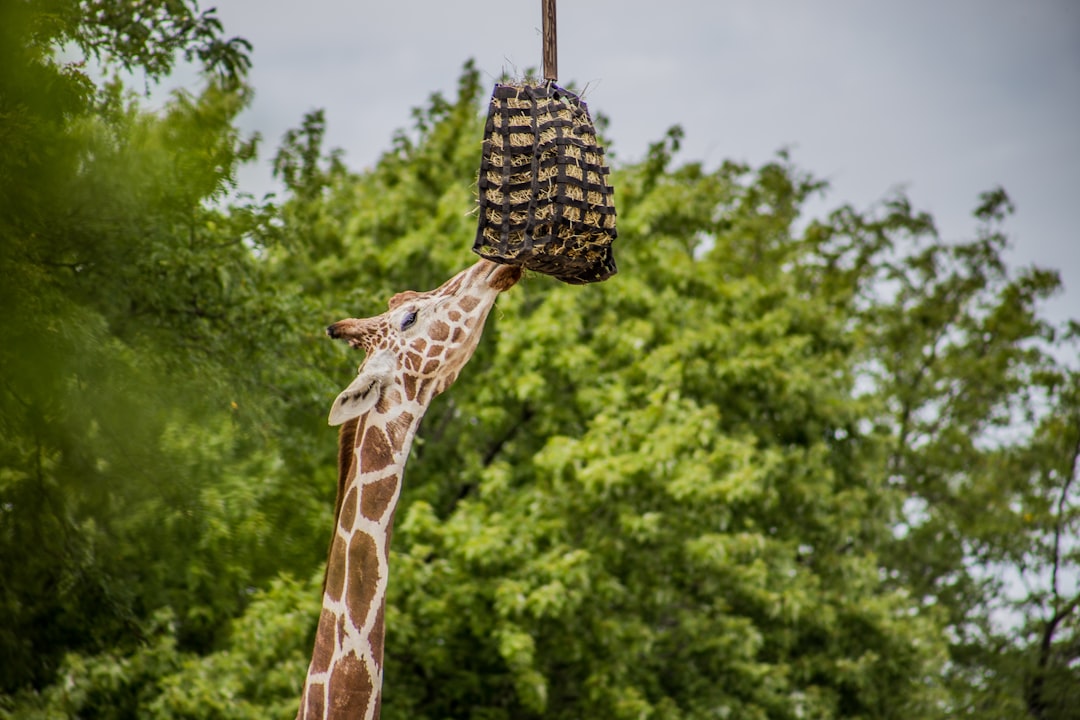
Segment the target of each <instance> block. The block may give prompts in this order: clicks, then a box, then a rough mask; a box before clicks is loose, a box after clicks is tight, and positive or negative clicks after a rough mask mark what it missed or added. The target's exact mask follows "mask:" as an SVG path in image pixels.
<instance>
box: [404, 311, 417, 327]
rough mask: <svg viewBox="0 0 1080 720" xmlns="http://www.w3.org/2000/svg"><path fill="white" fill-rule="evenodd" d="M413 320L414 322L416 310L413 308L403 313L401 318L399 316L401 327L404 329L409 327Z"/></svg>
mask: <svg viewBox="0 0 1080 720" xmlns="http://www.w3.org/2000/svg"><path fill="white" fill-rule="evenodd" d="M415 322H416V311H415V310H410V311H409V312H407V313H405V316H404V317H403V318H401V329H402V330H405V329H406V328H409V327H411V326H412V324H413V323H415Z"/></svg>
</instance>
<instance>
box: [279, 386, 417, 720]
mask: <svg viewBox="0 0 1080 720" xmlns="http://www.w3.org/2000/svg"><path fill="white" fill-rule="evenodd" d="M392 392H395V391H392ZM402 400H404V399H403V398H400V397H397V398H388V401H387V402H380V403H379V405H378V406H376V407H375V408H373V409H372V410H371V411H370V412H369V413H367V414H366V415H364V416H362V417H360V418H358V419H357V420H354V421H351V422H349V423H347V424H345V425H344V426H343V427H342V431H341V432H342V435H341V444H340V454H339V478H338V498H337V503H336V505H337V509H336V512H335V515H336V517H335V523H334V535H333V538H332V540H331V543H330V555H329V559H328V560H327V566H326V579H325V582H324V587H323V607H322V614H321V615H320V617H319V627H318V630H317V632H316V636H315V650H314V652H313V654H312V659H311V665H310V667H309V668H308V675H307V679H306V681H305V683H304V696H303V699H302V700H301V705H300V713H299V715H298V718H301V719H302V720H311V719H318V720H327V719H329V718H338V717H341V718H345V717H348V718H364V719H367V720H376V719H377V718H378V717H379V708H380V704H381V696H382V676H383V638H384V614H385V607H386V587H387V579H388V576H389V559H390V535H391V531H392V529H393V523H394V511H395V509H396V508H397V501H398V498H399V496H400V494H401V480H402V477H403V473H404V470H405V463H406V461H407V460H408V457H409V450H410V449H411V447H412V441H413V437H414V436H415V434H416V429H417V427H418V426H419V424H420V419H421V417H422V416H423V413H424V410H425V409H426V408H425V405H426V404H424V405H422V404H421V403H419V402H407V401H405V402H402Z"/></svg>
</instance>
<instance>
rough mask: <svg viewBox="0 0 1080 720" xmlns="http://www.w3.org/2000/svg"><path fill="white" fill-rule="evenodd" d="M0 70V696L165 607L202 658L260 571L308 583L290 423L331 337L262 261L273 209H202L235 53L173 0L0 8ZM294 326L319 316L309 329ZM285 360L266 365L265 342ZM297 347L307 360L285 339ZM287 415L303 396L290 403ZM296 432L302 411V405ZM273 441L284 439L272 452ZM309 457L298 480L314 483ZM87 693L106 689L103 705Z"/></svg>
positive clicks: (314, 510) (241, 65)
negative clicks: (65, 52)
mask: <svg viewBox="0 0 1080 720" xmlns="http://www.w3.org/2000/svg"><path fill="white" fill-rule="evenodd" d="M2 13H3V17H2V18H0V28H2V32H3V34H4V37H3V41H2V42H0V45H2V50H0V52H2V53H3V54H4V57H3V59H2V61H0V68H2V70H0V133H2V138H3V141H0V275H2V276H3V278H4V281H3V283H2V284H0V307H2V308H3V312H2V313H0V336H2V337H3V338H4V341H3V343H0V367H2V368H3V373H2V379H0V566H2V567H3V568H4V582H3V584H2V588H0V692H3V693H11V692H14V691H17V690H20V689H26V690H28V691H29V692H34V691H36V690H37V689H40V688H41V687H43V686H45V685H46V684H48V683H49V682H50V681H51V680H52V679H53V678H54V674H55V672H56V671H57V668H58V667H59V665H60V663H61V662H62V661H63V658H64V656H65V655H66V654H68V653H72V652H83V653H95V652H99V651H105V650H112V651H121V650H124V649H131V648H132V647H134V646H135V645H136V644H138V643H140V642H141V641H142V640H143V639H144V638H145V637H147V635H148V633H149V632H150V629H148V628H152V627H153V626H154V622H155V621H154V620H153V619H154V618H155V617H157V616H158V615H159V614H160V613H161V612H166V611H167V612H170V613H172V617H173V618H174V622H175V628H176V632H175V634H176V638H177V642H178V647H179V648H180V649H181V650H191V649H195V650H201V651H203V652H205V651H208V650H210V649H211V648H213V647H214V646H215V642H216V638H217V636H218V634H219V632H220V631H221V630H222V629H223V628H224V627H225V626H226V624H227V623H228V621H229V620H230V619H231V618H232V617H234V616H236V615H237V614H238V613H239V612H240V610H241V609H242V608H243V607H244V606H245V605H246V604H247V603H248V602H249V600H250V598H251V596H252V592H253V589H254V588H255V587H259V586H262V585H265V584H266V583H267V582H269V580H270V579H271V578H273V577H275V576H276V575H277V574H278V573H280V572H282V571H288V570H293V571H298V572H301V573H303V574H304V575H305V576H306V575H307V574H308V573H309V568H310V563H311V562H312V557H313V556H314V555H316V554H317V552H318V548H319V547H320V545H321V544H322V540H321V538H319V537H317V536H316V535H315V534H314V533H313V532H311V531H309V528H310V527H311V526H312V525H313V522H314V518H315V517H318V518H320V519H321V518H322V517H323V516H324V515H325V514H326V511H325V510H324V509H323V506H322V504H321V503H318V502H317V497H316V495H315V494H312V495H311V496H308V495H301V496H300V497H296V498H294V497H291V496H290V495H291V493H290V491H289V488H290V486H291V484H292V483H295V482H296V480H297V478H298V477H300V478H308V477H313V476H317V477H330V476H331V475H332V470H331V469H330V467H329V466H328V464H329V461H330V453H331V452H332V451H331V450H329V449H328V450H326V451H322V453H321V456H317V455H316V454H317V453H318V452H319V450H318V448H317V446H316V445H315V443H314V442H310V441H308V438H309V437H310V436H311V435H312V433H311V432H310V431H305V432H292V431H291V430H289V429H288V423H289V422H290V420H291V419H293V418H295V417H297V416H299V417H302V418H305V419H307V418H310V417H311V415H310V412H309V410H310V409H311V407H313V406H309V403H312V402H313V401H315V400H316V397H317V392H316V391H315V388H317V387H321V386H322V385H324V384H325V383H324V381H323V380H322V378H321V375H320V374H319V373H318V372H317V371H314V370H306V369H304V368H305V367H314V368H318V367H321V366H324V365H326V364H327V361H326V359H325V357H332V355H326V353H329V352H331V351H330V349H329V348H327V349H326V350H320V349H319V348H322V347H323V346H322V345H318V346H315V345H313V344H312V343H310V342H309V341H310V339H311V338H312V337H314V336H315V335H316V334H317V331H314V330H313V328H312V331H311V332H309V331H308V330H309V328H308V326H307V324H306V322H305V321H306V318H305V313H306V312H307V308H306V306H304V305H303V302H302V301H301V300H299V299H296V298H295V296H294V295H291V294H289V293H281V292H279V290H280V288H276V287H269V286H268V285H267V278H266V275H265V273H264V272H262V270H261V267H262V266H261V264H260V262H259V254H260V253H264V252H265V251H266V248H265V247H264V245H263V243H265V242H271V241H272V240H273V233H272V232H271V231H270V230H269V229H268V226H269V223H270V222H271V220H272V218H273V217H274V214H275V212H276V211H275V209H274V208H273V206H272V205H268V204H266V203H259V202H253V201H250V200H248V201H246V202H243V203H242V204H239V205H237V206H234V207H231V208H227V209H223V208H222V204H223V202H224V200H225V199H226V195H227V193H228V192H229V190H230V188H231V187H232V185H233V184H234V178H235V172H236V168H237V166H238V164H239V163H242V162H245V161H246V160H248V159H250V158H251V157H253V156H254V152H255V146H256V140H257V138H243V137H241V135H240V133H239V131H238V130H237V129H236V128H235V125H234V120H235V117H236V114H237V113H238V112H239V111H240V110H241V109H242V108H243V107H244V105H245V103H246V102H247V98H248V96H249V91H248V89H247V88H246V87H245V85H244V84H243V74H244V70H245V69H246V67H247V58H246V55H245V54H244V50H245V49H246V43H245V42H243V41H241V40H235V39H234V40H224V39H222V37H221V32H220V31H221V27H220V24H219V23H218V21H217V20H216V19H215V18H214V17H213V15H212V13H202V14H198V13H197V12H195V5H194V3H188V2H179V3H176V2H164V1H163V0H159V1H155V2H139V3H125V4H123V7H120V6H118V5H116V4H115V3H77V2H52V3H27V2H14V3H4V4H3V8H2ZM63 43H67V44H70V45H73V46H74V47H77V48H79V49H81V50H82V51H83V52H85V53H86V54H87V55H88V56H90V57H96V58H98V59H99V60H101V61H102V62H104V63H106V67H121V68H127V69H140V68H141V69H142V70H144V71H145V73H146V75H147V77H148V78H151V79H155V78H158V77H161V76H162V75H164V74H165V73H167V72H168V70H169V69H170V68H171V67H172V64H173V62H174V60H175V56H176V55H177V53H181V54H184V55H186V56H188V57H189V58H192V59H195V60H197V61H199V62H200V63H201V64H202V66H203V67H204V69H205V70H206V72H207V75H206V80H205V88H204V89H203V90H202V91H201V92H200V93H199V94H191V93H187V92H180V93H177V94H176V95H175V96H174V97H173V98H172V100H171V101H170V103H169V104H168V106H167V107H166V108H165V109H164V110H163V111H162V112H160V113H157V114H150V113H146V112H144V111H141V110H140V109H139V108H138V103H137V99H136V98H134V97H133V96H131V95H130V94H128V93H127V92H125V91H124V90H123V88H122V87H121V85H120V83H119V82H117V81H108V82H104V83H102V84H100V85H97V84H95V83H94V82H93V81H92V80H91V78H90V77H89V76H88V75H87V74H86V72H85V71H84V70H83V66H82V64H81V63H79V62H69V63H61V62H60V61H58V60H57V59H56V55H55V51H56V49H57V47H58V46H59V45H61V44H63ZM312 325H313V326H314V328H317V327H318V325H319V323H318V322H315V323H313V324H312ZM282 336H283V337H285V338H288V339H287V340H286V341H285V344H290V346H291V347H292V348H293V351H294V353H295V354H294V355H293V357H294V358H297V359H298V358H300V357H303V356H304V354H305V353H307V352H314V353H315V355H316V356H318V355H319V353H320V352H322V353H323V354H324V356H325V357H324V359H322V360H321V361H320V362H313V363H307V364H306V365H305V364H297V365H295V366H291V367H289V368H287V369H283V368H281V367H279V366H277V365H276V364H275V363H274V362H272V358H273V357H274V355H275V353H276V352H278V351H279V350H280V347H281V345H282V342H281V341H280V338H281V337H282ZM309 346H311V347H313V348H315V349H314V350H308V349H307V348H308V347H309ZM304 406H308V407H307V409H305V410H299V411H298V408H300V407H304ZM306 422H307V423H308V424H311V422H310V420H306ZM292 439H296V442H293V441H292ZM320 473H321V475H320ZM106 706H107V703H106Z"/></svg>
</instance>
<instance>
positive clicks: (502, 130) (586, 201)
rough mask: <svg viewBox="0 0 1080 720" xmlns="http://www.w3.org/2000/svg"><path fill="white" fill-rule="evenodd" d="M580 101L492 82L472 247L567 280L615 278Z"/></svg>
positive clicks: (600, 177)
mask: <svg viewBox="0 0 1080 720" xmlns="http://www.w3.org/2000/svg"><path fill="white" fill-rule="evenodd" d="M608 173H609V170H608V167H607V166H606V165H605V164H604V149H603V148H602V147H600V145H598V144H597V141H596V129H595V128H594V127H593V122H592V118H591V117H589V110H588V107H587V106H586V105H585V103H584V102H582V100H581V98H579V97H578V96H577V95H575V94H574V93H571V92H569V91H567V90H564V89H563V88H560V87H558V86H557V85H554V84H553V83H548V84H545V85H539V86H529V85H502V84H499V85H496V86H495V91H494V92H493V93H492V97H491V106H490V107H489V109H488V117H487V125H486V127H485V129H484V144H483V156H482V158H481V161H480V177H479V181H478V188H479V202H480V224H479V227H478V228H477V231H476V242H475V243H474V244H473V252H475V253H477V254H478V255H480V256H481V257H485V258H487V259H489V260H494V261H496V262H501V263H506V264H510V265H520V266H521V267H524V268H528V269H530V270H535V271H537V272H541V273H544V274H546V275H552V276H554V277H556V278H558V279H560V280H563V281H565V282H568V283H573V284H583V283H590V282H597V281H599V280H605V279H607V278H609V277H611V276H612V275H614V274H615V272H616V268H615V258H614V256H613V255H612V252H611V243H612V241H613V240H614V239H615V237H616V231H615V204H614V199H613V197H612V190H611V185H610V184H609V182H608Z"/></svg>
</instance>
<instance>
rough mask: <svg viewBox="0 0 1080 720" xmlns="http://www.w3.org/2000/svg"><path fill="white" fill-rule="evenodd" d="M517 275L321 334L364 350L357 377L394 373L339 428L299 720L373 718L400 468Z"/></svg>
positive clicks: (475, 274)
mask: <svg viewBox="0 0 1080 720" xmlns="http://www.w3.org/2000/svg"><path fill="white" fill-rule="evenodd" d="M520 274H521V273H520V270H518V269H517V268H510V267H505V266H496V265H495V264H494V263H490V262H488V261H486V260H482V261H480V262H478V263H477V264H476V265H474V266H473V267H472V268H470V269H468V270H465V271H463V272H461V273H458V274H457V275H456V276H454V277H453V278H451V279H450V280H449V281H447V282H446V283H445V284H443V285H442V287H440V288H438V289H436V290H433V291H431V292H427V293H418V292H413V291H411V290H410V291H406V292H402V293H398V294H397V295H395V296H394V297H393V298H392V299H391V300H390V302H389V310H388V311H387V312H386V313H384V314H382V315H380V316H378V317H374V318H367V319H348V320H342V321H340V322H337V323H334V324H333V325H331V326H330V327H329V328H327V333H328V334H329V335H330V336H331V337H334V338H338V339H341V340H344V341H346V342H348V343H349V344H350V345H351V346H352V347H355V348H362V349H364V350H365V351H366V352H367V358H366V359H365V365H362V366H361V368H360V372H361V373H363V372H364V370H365V367H366V366H367V364H368V361H369V360H371V359H372V358H373V357H378V358H379V360H378V363H381V364H379V365H378V367H380V368H385V367H387V357H388V356H387V353H390V356H389V357H391V358H392V365H393V368H394V371H393V373H392V377H391V380H390V382H389V383H388V384H387V381H385V380H381V379H380V380H379V381H378V385H377V386H378V390H377V391H378V392H379V396H378V399H377V400H376V401H375V404H374V406H373V407H372V408H371V409H370V410H368V411H367V412H366V413H364V414H363V415H361V416H360V417H358V418H355V419H350V420H348V421H346V422H345V423H344V424H343V425H342V428H341V433H340V441H339V447H338V492H337V500H336V502H335V512H334V514H335V518H334V534H333V536H332V537H331V540H330V551H329V558H328V560H327V566H326V576H325V579H324V581H323V590H324V591H323V610H322V614H321V615H320V618H319V624H318V630H317V635H316V638H315V647H314V649H313V652H312V659H311V665H310V667H309V669H308V676H307V679H306V681H305V683H304V693H303V696H302V698H301V702H300V710H299V713H298V715H297V717H298V718H303V719H309V718H310V719H317V720H326V719H327V718H346V717H347V718H362V719H364V720H376V719H377V718H378V716H379V711H380V708H381V702H382V699H381V689H382V677H383V647H384V639H385V632H386V629H385V613H386V587H387V582H388V578H389V565H388V563H389V557H390V551H389V550H390V538H391V535H392V533H393V522H394V512H395V508H396V507H397V501H398V498H399V497H400V494H401V484H402V473H403V471H404V468H405V461H406V459H407V458H408V455H409V449H410V447H411V446H412V441H413V438H414V436H415V434H416V429H417V427H418V426H419V424H420V420H421V419H422V418H423V416H424V413H425V411H426V410H427V408H428V405H429V404H430V403H431V400H432V399H433V398H434V397H435V395H437V394H438V393H439V392H442V391H443V390H444V389H446V388H447V387H449V386H450V384H451V383H452V382H453V381H454V379H455V378H456V377H457V376H458V373H459V372H460V371H461V368H462V367H463V366H464V365H465V363H466V362H468V360H469V358H470V357H472V354H473V351H474V350H475V349H476V345H477V342H478V340H479V337H480V334H481V333H482V332H483V328H484V322H485V320H486V318H487V316H488V313H489V311H490V310H491V307H492V305H493V304H494V302H495V298H496V297H497V296H498V294H499V292H501V291H503V290H506V289H508V288H509V287H511V286H512V285H513V284H514V283H515V282H517V279H518V278H519V277H520ZM373 362H374V361H373ZM381 372H385V370H383V371H381ZM379 377H382V376H381V375H380V376H379Z"/></svg>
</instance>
